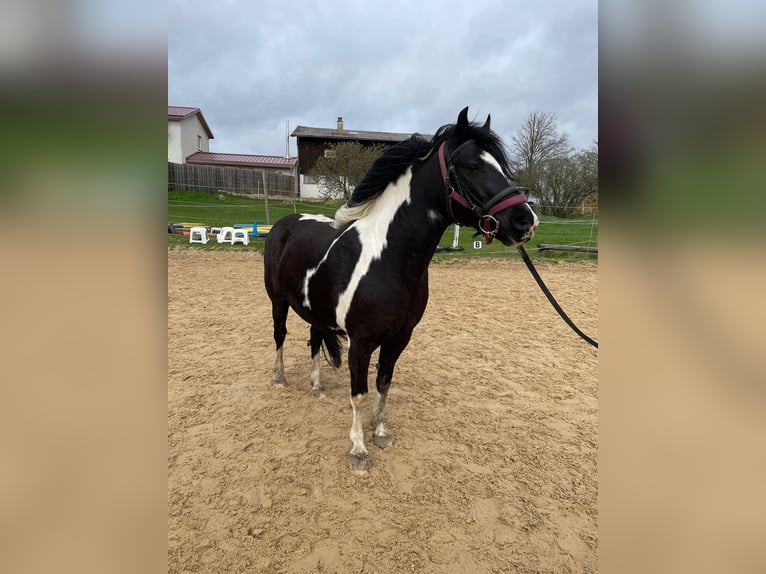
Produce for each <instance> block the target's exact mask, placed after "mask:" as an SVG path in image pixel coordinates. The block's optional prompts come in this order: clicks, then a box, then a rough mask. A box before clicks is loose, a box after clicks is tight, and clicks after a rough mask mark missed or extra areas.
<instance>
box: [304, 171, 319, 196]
mask: <svg viewBox="0 0 766 574" xmlns="http://www.w3.org/2000/svg"><path fill="white" fill-rule="evenodd" d="M300 177H301V197H302V198H304V199H321V197H322V196H321V195H320V193H319V191H320V190H319V186H318V185H317V184H315V183H305V182H304V179H303V178H304V177H305V176H304V175H303V174H301V176H300Z"/></svg>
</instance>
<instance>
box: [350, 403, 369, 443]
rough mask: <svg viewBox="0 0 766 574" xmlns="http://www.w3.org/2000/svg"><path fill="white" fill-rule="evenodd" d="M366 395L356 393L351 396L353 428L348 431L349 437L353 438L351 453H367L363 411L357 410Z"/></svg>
mask: <svg viewBox="0 0 766 574" xmlns="http://www.w3.org/2000/svg"><path fill="white" fill-rule="evenodd" d="M364 398H365V395H356V396H352V397H351V430H350V431H349V432H348V438H350V439H351V444H352V446H351V452H350V453H349V454H353V455H358V454H364V455H366V454H367V449H366V448H365V446H364V432H363V430H362V413H361V412H357V409H361V406H362V404H363V403H364Z"/></svg>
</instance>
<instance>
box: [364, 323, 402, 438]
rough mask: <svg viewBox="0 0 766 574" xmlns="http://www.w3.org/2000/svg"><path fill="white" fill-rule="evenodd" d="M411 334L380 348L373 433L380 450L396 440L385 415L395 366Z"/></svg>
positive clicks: (373, 408) (373, 409)
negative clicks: (387, 424)
mask: <svg viewBox="0 0 766 574" xmlns="http://www.w3.org/2000/svg"><path fill="white" fill-rule="evenodd" d="M410 334H411V333H408V334H407V335H406V336H404V337H402V338H401V339H397V340H393V341H389V342H386V343H384V344H383V345H382V346H381V348H380V358H379V360H378V376H377V379H376V381H375V385H376V387H377V389H376V390H377V392H376V393H375V400H374V402H373V405H372V428H373V429H374V430H373V431H372V442H373V444H374V445H375V446H377V447H379V448H386V447H387V446H389V445H390V444H391V443H392V442H393V440H394V437H393V435H392V434H391V431H389V430H388V426H386V421H385V418H384V414H383V413H384V410H385V408H386V398H387V397H388V389H389V388H390V387H391V378H392V377H393V374H394V365H396V361H397V360H398V359H399V355H401V354H402V351H404V348H405V347H406V346H407V343H408V342H409V340H410Z"/></svg>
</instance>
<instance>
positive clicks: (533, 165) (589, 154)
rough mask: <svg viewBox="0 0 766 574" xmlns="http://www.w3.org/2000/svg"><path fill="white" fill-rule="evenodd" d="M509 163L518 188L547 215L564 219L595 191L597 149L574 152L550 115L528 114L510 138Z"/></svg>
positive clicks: (540, 113)
mask: <svg viewBox="0 0 766 574" xmlns="http://www.w3.org/2000/svg"><path fill="white" fill-rule="evenodd" d="M511 151H512V157H511V163H512V165H513V168H514V169H515V171H516V179H517V182H518V183H519V185H520V186H522V187H525V188H527V189H528V190H529V194H530V195H531V196H533V197H535V198H536V199H537V201H538V203H539V205H538V207H537V209H538V210H539V211H540V212H541V213H545V214H547V215H555V216H558V217H567V216H570V215H572V214H573V213H575V208H577V207H579V206H580V205H581V204H582V201H583V200H584V199H585V198H586V197H588V196H590V195H592V194H594V193H597V192H598V147H597V146H594V147H593V148H591V149H589V150H575V149H574V148H572V146H571V145H570V143H569V138H568V137H567V135H566V134H563V133H561V132H560V131H559V129H558V126H557V124H556V116H555V114H551V113H544V112H535V113H533V114H530V115H529V117H528V118H527V120H526V121H525V122H524V124H522V126H521V127H520V128H519V130H518V131H517V132H516V133H515V134H514V136H513V145H512V147H511Z"/></svg>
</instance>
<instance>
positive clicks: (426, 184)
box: [264, 107, 539, 475]
mask: <svg viewBox="0 0 766 574" xmlns="http://www.w3.org/2000/svg"><path fill="white" fill-rule="evenodd" d="M522 191H523V190H522V189H521V188H519V187H517V186H516V185H515V179H514V177H513V175H512V172H511V170H510V168H509V164H508V160H507V157H506V155H505V152H504V148H503V144H502V142H501V140H500V138H499V137H498V136H497V134H496V133H495V132H493V131H492V130H491V129H490V116H487V119H486V121H485V123H484V124H483V125H481V126H480V125H478V123H474V122H470V121H469V120H468V108H467V107H466V108H464V109H463V110H462V111H461V112H460V113H459V114H458V118H457V123H455V124H447V125H444V126H442V127H441V128H439V129H438V130H437V131H436V133H435V134H434V136H433V137H432V138H430V139H428V138H425V137H423V136H420V135H419V134H413V135H412V136H411V137H410V138H409V139H407V140H405V141H403V142H400V143H398V144H396V145H393V146H391V147H390V148H388V149H387V150H386V151H384V152H383V153H382V154H381V155H380V156H379V157H378V159H377V160H376V161H375V162H374V163H373V165H372V167H371V168H370V169H369V171H368V172H367V173H366V174H365V176H364V178H363V179H362V181H361V182H360V183H359V185H357V187H356V188H355V189H354V190H353V192H352V194H351V196H350V198H349V200H348V201H347V203H346V204H345V205H343V206H342V207H340V208H339V209H338V210H337V212H336V213H335V216H334V217H330V216H326V215H315V214H300V213H298V214H292V215H288V216H287V217H284V218H282V219H280V220H279V221H277V222H276V223H275V224H274V226H273V227H272V229H271V232H270V233H269V235H268V237H267V239H266V244H265V250H264V280H265V284H266V292H267V293H268V296H269V298H270V299H271V304H272V318H273V321H274V342H275V344H276V359H275V362H274V374H273V377H272V384H273V385H275V386H277V387H280V386H283V385H284V384H285V376H284V363H283V358H282V351H283V345H284V341H285V337H286V335H287V327H286V321H287V315H288V311H289V309H292V310H293V311H294V312H295V313H296V314H297V315H298V316H299V317H301V318H302V319H303V320H304V321H306V322H307V323H308V324H309V325H310V340H309V345H310V347H311V375H310V381H311V384H312V388H311V391H310V392H311V394H312V395H313V396H315V397H318V398H322V397H324V396H325V395H324V388H323V386H322V384H321V381H320V373H319V368H320V363H321V360H320V353H319V351H320V349H321V348H322V347H324V349H325V354H326V355H329V358H328V362H331V364H332V365H333V366H334V367H335V368H338V367H339V366H340V364H341V352H342V343H343V341H344V340H345V341H347V345H348V368H349V373H350V377H351V396H350V398H351V429H350V431H349V438H350V440H351V444H352V447H351V451H350V452H349V453H348V464H349V469H350V470H351V472H352V473H354V474H362V475H363V474H366V473H367V472H368V469H369V467H370V462H369V453H368V451H367V448H366V447H365V444H364V433H363V428H362V418H361V409H362V406H363V404H364V402H365V399H366V397H367V394H368V387H367V375H368V368H369V365H370V360H371V355H372V354H373V352H374V351H375V350H376V349H378V348H380V353H379V356H378V365H377V377H376V380H375V386H376V393H375V396H374V402H373V407H372V427H373V429H374V430H373V434H372V442H373V444H375V445H376V446H377V447H379V448H381V449H383V448H386V447H388V446H389V445H390V444H391V443H392V441H393V437H392V434H391V432H390V430H389V429H388V427H387V425H386V422H385V418H384V409H385V405H386V398H387V396H388V391H389V388H390V386H391V381H392V376H393V372H394V366H395V364H396V362H397V360H398V359H399V356H400V355H401V353H402V352H403V351H404V349H405V348H406V347H407V344H408V343H409V342H410V338H411V335H412V332H413V329H414V328H415V326H416V325H417V324H418V323H419V322H420V319H421V318H422V317H423V313H424V312H425V309H426V304H427V302H428V266H429V263H430V262H431V258H432V257H433V254H434V252H435V251H436V247H437V246H438V243H439V240H440V239H441V237H442V235H443V234H444V232H445V231H446V229H447V227H448V226H449V225H451V224H452V223H457V224H458V225H461V226H465V227H473V228H474V229H475V230H476V231H477V234H480V235H483V236H484V238H485V240H486V242H487V243H491V242H492V241H493V240H494V239H498V240H499V241H501V242H502V243H503V244H505V245H508V246H516V245H520V244H522V243H524V242H527V241H529V240H530V239H531V238H532V236H533V235H534V232H535V228H536V227H537V225H538V223H539V220H538V217H537V215H536V214H535V213H534V211H533V210H532V208H531V207H530V206H529V204H528V201H527V198H526V196H525V195H524V194H523V192H522Z"/></svg>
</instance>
